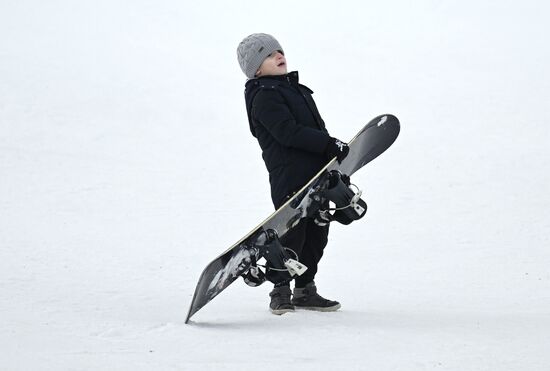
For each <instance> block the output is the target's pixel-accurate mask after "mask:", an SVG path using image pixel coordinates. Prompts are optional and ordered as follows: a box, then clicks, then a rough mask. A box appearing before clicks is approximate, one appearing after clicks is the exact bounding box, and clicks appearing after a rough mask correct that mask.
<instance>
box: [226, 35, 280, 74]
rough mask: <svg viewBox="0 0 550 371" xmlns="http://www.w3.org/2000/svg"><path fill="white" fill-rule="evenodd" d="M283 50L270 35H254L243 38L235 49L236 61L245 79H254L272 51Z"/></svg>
mask: <svg viewBox="0 0 550 371" xmlns="http://www.w3.org/2000/svg"><path fill="white" fill-rule="evenodd" d="M277 50H280V51H281V52H283V48H282V47H281V45H280V44H279V42H278V41H277V40H275V38H274V37H273V36H271V35H268V34H265V33H254V34H252V35H249V36H247V37H245V38H244V40H243V41H241V43H240V44H239V47H238V48H237V59H238V60H239V65H240V66H241V70H243V72H244V74H245V75H246V77H248V78H249V79H252V78H254V75H255V74H256V71H258V68H260V66H261V65H262V63H263V61H264V60H265V59H266V58H267V57H268V56H269V55H270V54H271V53H273V52H274V51H277Z"/></svg>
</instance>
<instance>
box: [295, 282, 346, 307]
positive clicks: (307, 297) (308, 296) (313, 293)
mask: <svg viewBox="0 0 550 371" xmlns="http://www.w3.org/2000/svg"><path fill="white" fill-rule="evenodd" d="M292 304H294V306H295V307H296V308H299V309H309V310H317V311H320V312H334V311H335V310H338V309H340V307H341V305H340V303H338V302H337V301H334V300H328V299H325V298H323V297H322V296H321V295H319V294H318V293H317V287H316V286H315V282H310V283H308V284H307V285H306V287H304V288H298V287H296V288H295V289H294V297H293V298H292Z"/></svg>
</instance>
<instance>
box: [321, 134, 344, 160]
mask: <svg viewBox="0 0 550 371" xmlns="http://www.w3.org/2000/svg"><path fill="white" fill-rule="evenodd" d="M348 153H349V146H348V145H347V144H346V143H344V142H342V141H340V140H338V139H336V138H332V137H331V138H330V140H329V142H328V144H327V148H325V155H326V156H327V158H328V159H329V160H332V159H333V158H334V157H336V159H337V160H338V163H339V164H341V163H342V161H343V160H344V159H345V158H346V156H347V155H348Z"/></svg>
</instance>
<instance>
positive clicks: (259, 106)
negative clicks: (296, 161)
mask: <svg viewBox="0 0 550 371" xmlns="http://www.w3.org/2000/svg"><path fill="white" fill-rule="evenodd" d="M253 116H254V118H255V119H256V120H257V121H258V122H259V123H260V124H261V125H262V126H264V127H265V128H266V129H267V131H268V132H269V133H270V134H271V135H272V136H273V137H274V138H275V140H276V141H277V142H279V143H280V144H282V145H283V146H286V147H292V148H298V149H301V150H304V151H308V152H315V153H323V152H324V151H325V148H326V147H327V144H328V141H329V139H330V136H329V135H328V134H327V133H324V132H322V131H320V130H316V129H313V128H310V127H307V126H303V125H299V124H297V123H296V120H295V119H294V117H293V115H292V113H291V112H290V110H289V108H288V106H287V104H286V102H285V100H284V99H283V97H282V96H281V94H279V93H278V92H277V91H276V90H275V89H264V90H262V91H260V92H259V93H258V95H257V96H256V97H255V99H254V105H253Z"/></svg>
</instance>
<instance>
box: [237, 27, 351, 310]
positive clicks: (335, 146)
mask: <svg viewBox="0 0 550 371" xmlns="http://www.w3.org/2000/svg"><path fill="white" fill-rule="evenodd" d="M237 58H238V61H239V65H240V66H241V69H242V71H243V72H244V74H245V75H246V77H248V79H249V80H248V81H247V82H246V85H245V100H246V110H247V113H248V120H249V124H250V131H251V132H252V135H253V136H254V137H256V138H257V139H258V142H259V144H260V147H261V149H262V157H263V159H264V162H265V165H266V167H267V170H268V172H269V181H270V184H271V198H272V201H273V204H274V206H275V209H278V208H279V207H280V206H282V205H283V204H284V203H285V202H286V201H287V200H288V199H289V198H290V197H292V195H293V194H294V193H295V192H296V191H298V190H299V189H300V188H302V187H303V186H304V185H305V184H306V183H307V182H308V181H309V180H310V179H311V178H312V177H313V176H314V175H315V174H317V173H318V172H319V170H321V168H322V167H324V166H325V165H326V164H327V162H328V161H329V160H331V159H332V158H334V157H336V158H337V160H338V161H342V160H343V159H344V158H345V157H346V156H347V154H348V152H349V147H348V146H347V144H345V143H343V142H341V141H339V140H337V139H335V138H332V137H331V136H329V134H328V132H327V130H326V128H325V123H324V121H323V119H322V118H321V115H320V114H319V111H318V110H317V107H316V105H315V102H314V100H313V97H312V96H311V95H312V93H313V91H311V90H310V89H309V88H308V87H306V86H304V85H301V84H300V83H299V82H298V72H296V71H294V72H290V73H287V64H286V58H285V55H284V52H283V48H282V47H281V45H280V44H279V42H278V41H277V40H276V39H275V38H274V37H273V36H271V35H267V34H263V33H258V34H252V35H249V36H247V37H246V38H245V39H244V40H243V41H242V42H241V43H240V44H239V46H238V48H237ZM328 229H329V228H328V223H321V222H318V221H316V220H314V219H313V218H304V219H302V220H301V221H300V223H299V224H298V225H297V226H296V227H295V228H293V229H292V230H290V231H289V232H288V233H287V234H286V235H285V236H283V237H282V238H281V244H282V245H283V246H285V247H287V248H289V249H291V250H292V251H294V252H295V253H296V254H297V256H298V260H299V261H300V262H301V263H303V264H305V265H306V266H307V267H308V269H307V271H306V272H305V273H304V274H303V275H301V276H298V277H297V278H296V279H295V288H294V292H293V295H292V293H291V290H290V279H288V278H281V275H280V274H277V273H276V272H273V271H271V270H270V269H269V267H268V270H267V272H266V277H267V279H268V280H270V281H272V282H273V283H274V284H275V286H274V288H273V291H271V293H270V294H269V296H270V297H271V302H270V305H269V308H270V310H271V312H272V313H274V314H283V313H286V312H289V311H293V310H294V309H295V307H298V308H304V309H311V310H319V311H335V310H337V309H339V308H340V303H338V302H337V301H333V300H327V299H325V298H323V297H322V296H320V295H319V294H318V293H317V288H316V286H315V282H314V278H315V274H316V273H317V265H318V263H319V261H320V260H321V257H322V256H323V250H324V248H325V246H326V244H327V237H328ZM291 296H292V299H291Z"/></svg>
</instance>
